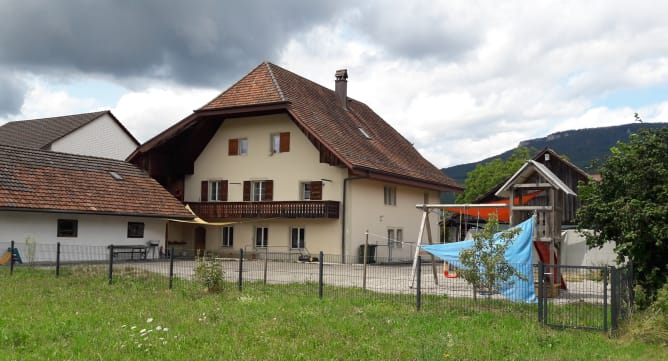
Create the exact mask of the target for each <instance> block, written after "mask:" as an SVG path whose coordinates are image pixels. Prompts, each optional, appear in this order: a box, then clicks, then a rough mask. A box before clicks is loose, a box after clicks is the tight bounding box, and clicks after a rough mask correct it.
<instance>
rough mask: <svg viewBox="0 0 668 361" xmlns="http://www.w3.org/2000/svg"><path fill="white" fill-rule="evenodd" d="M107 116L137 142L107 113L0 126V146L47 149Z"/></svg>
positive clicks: (20, 121) (18, 122)
mask: <svg viewBox="0 0 668 361" xmlns="http://www.w3.org/2000/svg"><path fill="white" fill-rule="evenodd" d="M105 114H109V115H110V116H111V117H112V119H114V121H116V123H118V125H119V126H120V127H121V129H123V131H125V133H127V134H128V136H129V137H130V138H131V139H132V140H133V141H134V142H135V143H136V144H139V142H137V140H136V139H135V138H134V137H133V136H132V134H130V132H128V131H127V129H125V127H123V125H122V124H121V123H120V122H119V121H118V119H116V117H114V115H113V114H112V113H111V112H110V111H108V110H105V111H100V112H93V113H85V114H73V115H65V116H60V117H52V118H42V119H30V120H19V121H14V122H9V123H6V124H4V125H2V126H0V144H5V145H13V146H17V147H26V148H32V149H49V148H50V146H51V144H53V142H55V141H56V140H58V139H60V138H62V137H64V136H66V135H68V134H70V133H72V132H73V131H75V130H77V129H79V128H81V127H83V126H84V125H86V124H88V123H90V122H92V121H93V120H95V119H97V118H99V117H101V116H103V115H105Z"/></svg>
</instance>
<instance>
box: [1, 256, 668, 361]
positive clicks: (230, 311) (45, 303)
mask: <svg viewBox="0 0 668 361" xmlns="http://www.w3.org/2000/svg"><path fill="white" fill-rule="evenodd" d="M72 272H73V271H72V270H65V272H64V274H63V275H62V276H61V277H60V278H55V277H54V275H53V272H45V271H39V270H33V269H29V268H27V267H20V268H18V269H17V270H15V273H14V275H13V276H10V275H9V272H8V269H7V268H6V267H0V303H1V308H0V310H1V312H0V360H3V361H4V360H21V361H26V360H105V361H106V360H666V359H668V358H666V356H665V355H666V352H667V350H666V349H665V348H662V347H661V346H656V345H648V344H642V343H631V342H626V341H619V340H616V339H611V338H609V337H608V336H607V335H606V334H605V333H602V332H592V331H579V330H553V329H549V328H543V327H541V326H540V325H538V324H537V322H536V321H535V320H526V317H523V318H518V317H514V315H513V314H512V313H508V312H505V313H504V312H498V311H486V312H472V311H467V310H463V309H453V308H450V309H441V310H438V311H436V310H433V309H429V310H423V311H421V312H416V311H415V308H414V306H413V305H408V304H397V303H392V302H389V301H388V302H379V301H377V300H376V301H373V300H369V299H364V298H363V297H362V298H360V297H355V298H346V297H341V296H337V297H333V298H325V299H323V300H320V299H318V298H317V297H314V296H300V295H299V292H298V291H299V287H300V286H298V285H297V286H285V285H283V286H275V287H274V286H271V287H267V288H265V289H250V290H244V291H243V292H241V293H240V292H239V291H238V290H237V289H236V288H234V287H233V286H230V287H228V289H227V290H226V291H224V292H222V293H219V294H207V293H205V292H203V291H202V289H201V287H199V286H198V285H194V284H193V285H191V286H187V284H182V283H180V284H179V285H178V287H177V288H176V289H175V290H172V291H169V290H167V289H165V286H164V285H165V283H164V282H162V283H160V284H159V285H158V283H156V282H153V281H152V280H151V279H150V277H149V278H146V279H145V278H139V279H137V278H134V279H130V278H119V279H118V280H116V281H115V283H114V284H113V285H111V286H110V285H108V282H107V279H106V278H105V276H104V274H103V272H100V273H96V274H91V275H89V276H85V275H80V274H77V275H76V276H75V275H73V274H72Z"/></svg>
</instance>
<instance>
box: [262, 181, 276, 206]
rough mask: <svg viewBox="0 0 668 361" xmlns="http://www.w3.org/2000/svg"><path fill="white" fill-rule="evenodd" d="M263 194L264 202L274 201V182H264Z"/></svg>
mask: <svg viewBox="0 0 668 361" xmlns="http://www.w3.org/2000/svg"><path fill="white" fill-rule="evenodd" d="M264 193H265V199H264V200H265V201H273V200H274V181H273V180H268V181H264Z"/></svg>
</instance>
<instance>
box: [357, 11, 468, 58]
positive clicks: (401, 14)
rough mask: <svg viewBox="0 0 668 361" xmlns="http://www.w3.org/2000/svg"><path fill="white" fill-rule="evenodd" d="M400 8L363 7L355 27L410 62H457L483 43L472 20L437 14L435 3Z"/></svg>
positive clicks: (445, 13) (447, 13)
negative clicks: (419, 60) (432, 60)
mask: <svg viewBox="0 0 668 361" xmlns="http://www.w3.org/2000/svg"><path fill="white" fill-rule="evenodd" d="M400 4H402V5H399V6H397V5H394V6H397V7H396V8H392V6H393V5H392V4H387V3H385V2H380V3H375V2H374V3H373V4H372V5H369V6H363V7H361V8H360V12H359V16H357V17H356V21H354V22H353V24H354V26H355V28H356V29H358V30H359V31H360V32H362V33H363V34H365V35H366V36H368V37H369V38H370V39H371V40H372V42H373V43H376V44H382V47H383V48H384V49H385V50H387V51H388V52H389V53H390V54H391V55H394V56H399V57H404V58H411V59H428V58H433V59H439V60H453V59H458V58H460V57H461V56H462V55H464V54H466V53H467V52H468V51H470V50H472V49H474V48H475V47H476V46H477V45H478V44H479V43H480V41H481V38H480V36H481V35H480V31H479V28H477V27H476V24H475V22H474V21H473V20H474V19H471V18H470V17H465V18H459V15H458V14H455V13H453V12H443V11H436V9H434V8H435V7H437V6H436V5H437V4H433V3H432V4H422V5H420V6H417V5H416V4H412V2H405V3H404V2H402V3H400ZM478 25H479V24H478Z"/></svg>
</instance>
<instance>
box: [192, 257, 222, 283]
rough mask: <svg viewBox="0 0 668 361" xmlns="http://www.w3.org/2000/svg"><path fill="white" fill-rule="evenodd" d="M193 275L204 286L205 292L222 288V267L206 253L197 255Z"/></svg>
mask: <svg viewBox="0 0 668 361" xmlns="http://www.w3.org/2000/svg"><path fill="white" fill-rule="evenodd" d="M196 262H197V263H196V265H195V277H196V278H197V280H198V281H199V282H200V283H202V285H204V287H206V290H207V292H219V291H222V289H223V276H224V272H223V268H222V267H221V264H220V262H218V261H217V260H215V259H214V258H213V257H211V256H208V255H206V254H205V255H202V256H197V261H196Z"/></svg>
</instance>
